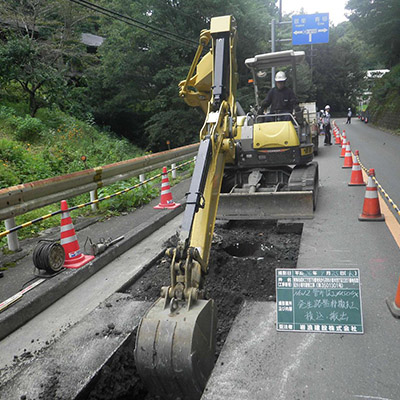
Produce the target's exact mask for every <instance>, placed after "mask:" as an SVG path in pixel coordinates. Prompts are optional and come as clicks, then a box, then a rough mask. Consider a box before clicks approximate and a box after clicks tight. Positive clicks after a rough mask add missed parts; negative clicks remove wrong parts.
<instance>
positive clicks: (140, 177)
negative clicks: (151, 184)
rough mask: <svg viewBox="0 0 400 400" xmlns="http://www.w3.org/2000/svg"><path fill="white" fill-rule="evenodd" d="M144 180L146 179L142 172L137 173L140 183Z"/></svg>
mask: <svg viewBox="0 0 400 400" xmlns="http://www.w3.org/2000/svg"><path fill="white" fill-rule="evenodd" d="M145 180H146V178H145V176H144V174H140V175H139V181H140V183H143V182H144V181H145Z"/></svg>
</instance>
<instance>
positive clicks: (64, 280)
mask: <svg viewBox="0 0 400 400" xmlns="http://www.w3.org/2000/svg"><path fill="white" fill-rule="evenodd" d="M179 202H180V203H181V204H184V203H185V199H182V200H180V201H179ZM183 210H184V206H181V207H178V208H176V209H174V210H164V211H162V213H163V214H162V215H161V216H160V212H158V213H156V214H155V215H154V216H153V217H151V218H149V220H147V221H146V222H144V223H142V224H140V225H139V226H138V227H136V228H134V229H132V230H131V231H129V232H128V233H127V234H125V238H124V239H123V240H122V241H120V242H118V243H116V244H115V245H114V246H112V247H110V248H109V249H107V250H106V251H105V252H104V253H102V254H101V255H99V256H97V257H96V258H95V259H94V260H93V261H92V262H90V263H88V264H86V265H84V266H83V267H82V268H80V269H77V270H64V271H63V272H62V273H61V274H59V275H56V276H54V277H52V278H51V279H49V280H48V281H46V282H43V283H42V284H40V285H39V286H38V287H37V288H35V289H34V290H32V291H30V292H28V293H26V294H25V295H24V296H23V297H22V299H21V300H19V301H18V302H17V303H15V304H14V305H12V306H10V308H8V309H6V310H4V311H3V312H2V313H1V314H0V340H2V339H3V338H5V337H6V336H8V335H9V334H10V333H12V332H14V331H15V330H16V329H18V328H19V327H21V326H23V325H24V324H26V323H27V322H28V321H29V320H30V319H32V318H33V317H35V316H36V315H37V314H39V313H40V312H42V311H43V310H45V309H46V308H47V307H49V306H50V305H51V304H53V303H54V302H55V301H57V300H58V299H60V298H61V297H63V296H64V295H65V294H67V293H68V292H70V291H71V290H72V289H74V288H75V287H77V286H79V285H80V284H81V283H82V282H84V281H85V280H86V279H88V278H90V277H91V276H92V275H94V274H95V273H96V272H98V271H99V270H101V269H102V268H103V267H105V266H106V265H108V264H109V263H110V262H111V261H112V260H114V259H115V258H116V257H118V256H120V255H121V254H123V253H125V252H126V251H127V250H129V249H130V248H131V247H133V246H134V245H136V244H137V243H139V242H140V241H141V240H143V239H144V238H146V237H147V236H149V235H150V234H152V233H153V232H155V231H156V230H157V229H159V228H160V227H161V226H163V225H164V224H166V223H167V222H169V221H170V220H172V219H173V218H175V217H176V216H177V215H179V214H180V213H181V212H183Z"/></svg>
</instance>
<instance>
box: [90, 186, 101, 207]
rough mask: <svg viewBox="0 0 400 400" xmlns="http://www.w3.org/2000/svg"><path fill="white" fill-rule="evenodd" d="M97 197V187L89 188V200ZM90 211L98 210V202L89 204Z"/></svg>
mask: <svg viewBox="0 0 400 400" xmlns="http://www.w3.org/2000/svg"><path fill="white" fill-rule="evenodd" d="M98 198H99V196H98V193H97V189H95V190H91V191H90V201H94V200H97V199H98ZM91 208H92V211H98V210H99V204H98V203H94V204H92V205H91Z"/></svg>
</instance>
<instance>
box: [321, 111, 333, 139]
mask: <svg viewBox="0 0 400 400" xmlns="http://www.w3.org/2000/svg"><path fill="white" fill-rule="evenodd" d="M322 123H323V126H324V132H325V141H324V146H331V145H332V142H331V108H330V107H329V106H328V105H326V106H325V112H324V115H323V117H322Z"/></svg>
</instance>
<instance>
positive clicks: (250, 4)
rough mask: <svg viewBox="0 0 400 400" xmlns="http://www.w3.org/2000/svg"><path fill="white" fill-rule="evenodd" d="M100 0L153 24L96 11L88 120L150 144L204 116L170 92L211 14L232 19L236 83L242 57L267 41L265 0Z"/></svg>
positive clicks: (192, 131)
mask: <svg viewBox="0 0 400 400" xmlns="http://www.w3.org/2000/svg"><path fill="white" fill-rule="evenodd" d="M98 4H99V3H98ZM100 4H102V5H103V6H104V7H106V8H108V9H112V10H114V11H118V12H119V13H121V14H124V15H128V16H129V17H131V18H134V19H136V20H140V21H142V22H144V23H146V24H147V25H148V26H149V27H152V28H157V29H159V31H158V33H157V34H153V33H150V32H149V31H148V30H144V29H139V28H137V27H135V26H132V25H130V24H124V23H122V22H120V21H116V20H114V19H109V18H107V19H106V18H103V17H102V19H101V21H102V22H101V24H100V25H101V31H102V34H103V36H106V37H107V40H106V41H105V43H104V45H102V46H101V49H100V56H101V64H99V65H98V66H96V67H95V68H93V69H92V71H91V73H90V74H88V82H89V87H90V93H91V103H92V104H93V107H94V108H95V110H96V112H95V116H96V120H97V121H98V122H101V123H105V124H109V125H111V127H112V128H113V129H114V130H116V131H118V132H120V133H123V134H124V135H125V136H127V137H128V138H130V140H132V141H133V142H134V143H135V144H137V145H140V146H142V147H147V148H148V149H150V150H153V151H156V150H164V149H166V148H167V146H166V144H165V143H166V140H170V142H171V145H172V146H175V145H182V144H185V143H188V142H192V141H194V140H198V132H199V130H200V127H201V124H202V121H203V120H204V116H203V115H202V114H201V113H199V111H198V110H194V109H191V108H190V107H188V106H187V105H186V104H185V103H184V102H183V101H182V99H180V98H179V97H178V83H179V82H180V81H181V80H182V79H184V78H185V77H186V74H187V72H188V70H189V66H190V64H191V62H192V58H193V56H194V53H195V50H196V47H197V43H198V38H199V34H200V31H201V30H202V29H208V28H209V22H210V19H211V18H212V17H213V16H218V15H226V14H232V15H234V17H235V18H236V20H237V25H238V32H239V35H238V36H239V44H238V49H237V59H238V69H239V74H240V85H246V84H247V78H248V76H249V70H248V69H247V68H246V67H245V65H244V60H245V58H247V57H251V56H254V54H257V53H260V52H266V51H268V49H269V47H270V45H269V44H268V38H269V28H268V22H269V21H270V15H271V13H272V12H273V10H274V7H275V6H274V1H272V0H268V1H264V0H263V1H261V0H252V1H250V0H229V1H227V2H220V1H217V0H207V1H205V2H202V4H201V7H199V3H198V2H197V1H194V0H187V1H185V2H178V1H171V0H153V1H149V0H143V1H140V2H126V1H124V0H114V1H102V2H101V3H100ZM167 32H170V33H173V34H174V35H178V36H180V37H181V38H185V39H190V40H191V43H189V42H187V41H186V42H183V41H182V40H179V39H178V40H177V38H176V36H170V35H168V34H167ZM240 85H239V86H240ZM172 139H173V140H172Z"/></svg>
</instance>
